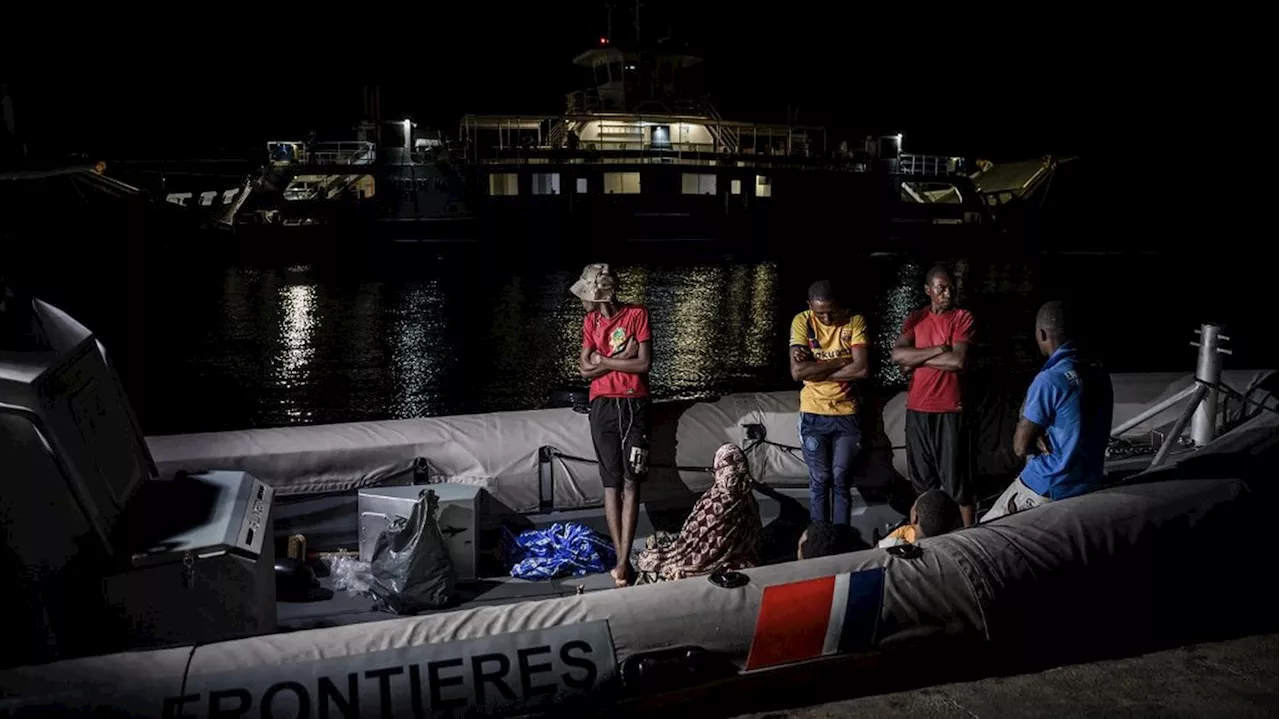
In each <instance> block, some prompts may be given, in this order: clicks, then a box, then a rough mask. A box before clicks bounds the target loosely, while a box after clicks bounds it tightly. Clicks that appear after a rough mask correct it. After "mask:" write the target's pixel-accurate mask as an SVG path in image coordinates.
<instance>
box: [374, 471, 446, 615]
mask: <svg viewBox="0 0 1280 719" xmlns="http://www.w3.org/2000/svg"><path fill="white" fill-rule="evenodd" d="M438 504H439V499H438V498H437V497H436V493H435V492H432V491H431V490H430V489H424V490H422V494H420V495H419V496H418V501H417V502H416V503H415V504H414V505H413V510H412V511H411V512H410V513H409V518H408V519H405V518H404V517H396V518H395V519H394V520H392V521H391V524H390V525H389V526H388V527H387V529H386V531H384V532H382V533H381V534H379V535H378V541H377V542H376V543H375V545H374V548H373V561H372V562H370V566H369V570H370V573H371V574H372V575H373V581H372V582H371V583H370V586H369V590H370V591H371V592H372V593H373V596H374V597H375V598H377V600H378V603H379V604H380V605H381V606H382V608H383V609H385V610H387V611H389V612H394V613H395V614H416V613H418V612H420V611H423V610H426V609H439V608H440V607H443V606H445V605H446V604H448V603H449V600H450V599H451V598H452V596H453V587H454V584H455V583H456V582H457V576H456V575H455V574H454V572H453V562H452V561H451V560H450V559H449V550H448V548H447V547H446V546H445V542H444V535H442V534H441V533H440V527H439V525H437V524H436V506H437V505H438Z"/></svg>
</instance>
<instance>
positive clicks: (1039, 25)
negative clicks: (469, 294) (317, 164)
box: [10, 0, 1275, 159]
mask: <svg viewBox="0 0 1280 719" xmlns="http://www.w3.org/2000/svg"><path fill="white" fill-rule="evenodd" d="M623 4H624V5H625V3H623ZM601 5H602V4H601V3H596V2H580V3H569V4H567V5H560V6H553V5H548V4H536V5H533V6H531V7H530V9H525V10H509V9H502V8H501V6H498V8H497V9H495V6H494V5H492V4H488V3H471V4H468V5H467V6H466V7H463V8H454V9H442V8H441V7H440V6H438V5H434V4H433V5H431V6H430V12H429V13H428V12H426V11H424V12H423V14H422V18H423V19H421V20H415V19H413V17H412V13H409V15H408V16H406V17H405V18H365V19H363V20H360V19H357V18H356V16H354V15H342V14H338V15H330V16H327V17H326V16H324V15H323V14H318V15H316V16H313V17H314V19H312V18H305V19H306V20H307V24H304V25H303V26H301V28H300V29H297V30H295V29H293V26H291V25H290V24H289V22H288V21H286V20H284V19H281V22H280V23H279V24H274V23H263V24H262V26H261V28H260V29H251V28H245V27H240V28H239V29H237V30H236V31H234V32H225V31H218V30H212V29H210V28H204V30H205V31H206V32H205V33H204V34H203V35H201V37H202V38H205V39H197V38H195V37H194V36H193V37H186V36H180V37H178V39H177V40H173V41H167V42H160V41H157V40H156V39H155V37H156V35H154V34H151V35H147V36H142V37H138V38H136V39H135V38H127V37H124V36H123V35H119V34H108V36H107V37H108V38H109V39H108V40H105V41H103V42H101V43H99V44H100V45H101V46H103V47H104V48H105V49H107V50H109V51H110V52H109V55H105V56H100V57H98V58H97V59H96V60H95V59H94V58H90V59H89V61H88V62H80V63H58V64H55V63H40V64H21V63H19V64H15V65H13V66H11V68H10V69H14V68H17V71H16V72H13V73H11V74H12V78H11V84H12V86H13V89H14V94H15V101H16V103H17V117H18V122H19V131H20V132H21V134H22V135H24V137H25V138H26V140H27V142H28V144H29V145H32V146H34V147H38V148H53V147H56V146H68V145H70V146H74V149H79V150H84V151H88V152H90V153H98V154H103V155H106V156H112V155H117V156H125V155H130V154H132V155H135V156H136V155H157V154H159V153H160V150H159V148H160V147H161V146H162V145H163V146H167V147H169V148H173V149H172V150H171V152H170V153H167V154H170V156H174V155H182V154H184V148H185V150H186V152H189V153H195V154H199V153H202V152H206V153H207V152H208V151H209V149H210V148H216V147H226V148H241V147H243V148H255V147H258V146H261V145H262V144H264V143H265V141H266V140H267V139H270V138H275V137H298V136H303V135H305V134H306V132H307V131H308V130H311V129H317V130H322V131H323V130H325V129H326V128H334V130H335V132H334V133H333V134H329V133H322V134H329V136H330V137H333V139H340V138H341V137H343V136H344V135H345V132H346V131H347V128H349V127H350V125H351V124H353V123H354V121H356V120H358V119H359V117H358V116H359V114H360V110H361V99H360V88H361V87H362V85H364V84H365V83H370V82H376V83H379V84H380V85H381V87H382V95H383V116H384V118H390V117H394V116H397V115H402V114H408V115H410V116H412V117H413V118H414V119H416V120H418V121H420V122H425V123H427V124H430V125H434V126H438V127H441V128H442V129H445V130H446V132H453V131H456V128H457V120H458V117H459V116H460V115H461V114H462V113H464V112H486V111H487V112H524V113H529V114H535V113H540V112H546V113H548V114H550V113H554V112H556V111H558V110H559V109H560V108H561V105H562V102H563V100H562V98H563V94H564V93H565V92H566V91H568V90H571V89H576V88H577V87H579V86H580V85H581V84H582V83H580V82H578V81H577V80H576V76H575V71H576V70H577V68H575V67H574V66H573V65H572V64H571V62H570V61H571V59H572V57H573V56H574V55H575V54H576V53H577V52H579V51H581V50H583V49H585V48H587V47H589V46H591V45H592V44H594V41H595V39H596V38H597V37H599V35H601V34H602V32H603V28H604V25H605V23H604V17H605V13H604V11H603V10H602V9H600V7H601ZM694 5H705V6H712V7H715V6H719V7H732V8H734V9H732V10H730V11H727V12H726V11H717V10H714V9H702V10H697V11H691V10H690V9H689V7H690V6H694ZM415 7H416V6H415ZM422 7H424V8H425V7H427V6H422ZM553 7H559V8H560V9H562V10H563V13H562V14H563V16H564V17H555V18H553V17H552V15H551V13H550V12H549V11H550V9H551V8H553ZM761 7H762V8H764V7H780V8H787V7H788V6H786V5H781V6H761ZM819 7H820V6H819ZM744 8H745V9H744ZM1072 10H1073V16H1072V17H1061V18H1055V17H1050V16H1044V15H1037V16H1035V17H1034V18H1030V17H1029V18H1027V20H1028V22H1026V23H1024V24H1023V25H1022V26H1021V27H1013V26H1012V25H1011V24H1010V23H1011V22H1012V21H1011V20H1010V19H1009V18H1008V17H1004V18H1002V19H1001V21H1000V23H995V22H976V21H975V20H974V19H973V18H968V19H967V20H966V21H964V22H959V21H957V22H951V21H950V20H949V19H938V18H932V19H930V20H929V21H928V22H927V23H924V24H921V23H920V22H919V18H918V17H915V16H917V15H924V14H925V13H926V12H927V11H926V10H925V8H923V7H919V8H917V7H914V6H906V5H901V4H894V5H887V6H885V7H884V8H883V12H879V13H878V12H877V11H875V10H874V9H873V8H871V7H870V6H863V5H860V6H858V7H856V8H854V9H851V10H849V11H845V12H843V13H835V14H833V12H832V11H830V10H822V11H817V10H814V9H812V6H797V9H796V11H795V12H794V13H792V12H790V11H788V10H777V9H775V10H771V11H770V13H771V14H770V13H765V12H764V11H763V10H760V11H755V10H751V9H749V8H747V6H740V5H732V6H725V5H723V4H720V3H714V4H713V3H697V4H695V3H676V2H671V1H668V0H650V1H649V2H648V3H647V6H646V8H645V11H644V15H643V16H642V23H643V25H642V27H643V29H644V32H645V34H646V35H648V36H650V37H652V36H653V35H654V34H658V33H661V32H662V31H666V30H670V31H673V32H674V34H675V35H676V37H678V38H683V39H686V40H688V41H690V42H692V43H693V44H694V46H695V47H697V48H699V49H701V50H702V53H701V54H703V55H704V57H707V58H708V61H709V69H710V74H711V76H712V78H713V81H712V90H713V93H714V96H715V97H716V99H717V104H718V105H719V107H720V109H721V112H722V114H724V115H726V116H729V117H735V118H743V119H759V120H777V121H781V120H783V119H784V117H785V113H786V109H787V107H788V106H789V105H791V106H797V107H799V108H800V117H799V119H800V121H801V122H803V123H805V124H825V125H826V126H827V127H828V128H829V129H830V130H832V131H833V133H837V132H838V133H839V134H842V135H844V134H847V135H849V136H860V135H863V134H870V133H871V132H894V131H902V132H904V133H906V135H907V143H906V146H907V149H908V150H909V151H911V150H914V151H921V152H948V153H955V154H971V155H973V154H980V155H986V156H991V157H994V158H996V159H1000V158H1001V157H1013V156H1018V157H1023V156H1033V155H1039V154H1043V153H1046V152H1052V153H1055V154H1085V155H1099V154H1106V155H1112V154H1113V153H1129V154H1139V155H1143V154H1145V155H1154V154H1157V153H1158V152H1159V151H1160V150H1161V148H1163V147H1164V146H1165V145H1166V144H1167V143H1169V142H1173V141H1180V142H1183V143H1184V144H1189V141H1190V142H1195V141H1196V140H1195V139H1194V138H1196V137H1200V138H1204V139H1208V136H1210V135H1212V134H1213V133H1214V132H1215V131H1221V130H1226V129H1227V128H1230V130H1229V131H1230V132H1231V133H1232V135H1233V137H1238V136H1239V135H1240V133H1241V132H1242V131H1247V130H1248V129H1249V128H1250V127H1252V124H1257V125H1261V124H1262V123H1261V121H1260V120H1265V121H1266V123H1267V124H1268V128H1267V133H1268V136H1269V133H1270V122H1271V118H1272V117H1274V112H1275V110H1274V108H1275V103H1274V101H1273V100H1272V99H1271V96H1270V94H1269V92H1270V91H1269V90H1265V91H1261V95H1260V96H1257V97H1254V96H1253V95H1251V94H1250V93H1241V92H1239V91H1237V90H1235V89H1234V88H1236V87H1238V85H1237V84H1235V83H1234V82H1228V81H1227V80H1228V79H1229V78H1231V77H1235V76H1237V75H1239V74H1240V73H1241V72H1243V69H1244V68H1250V67H1261V65H1259V64H1258V63H1262V62H1263V60H1264V58H1261V57H1260V55H1261V54H1262V52H1261V48H1262V47H1266V48H1272V47H1274V45H1273V44H1264V45H1261V46H1256V47H1255V46H1252V45H1251V44H1250V43H1249V42H1247V41H1246V40H1244V39H1243V36H1242V35H1240V34H1239V33H1240V32H1242V31H1244V30H1247V28H1241V27H1227V26H1226V25H1230V23H1227V19H1226V18H1223V19H1222V20H1215V19H1212V18H1210V19H1205V18H1190V17H1188V18H1170V17H1165V18H1163V19H1159V20H1158V22H1156V21H1153V20H1151V19H1150V18H1146V19H1141V20H1139V19H1137V18H1134V19H1127V18H1122V17H1117V16H1114V15H1108V16H1098V15H1096V14H1095V15H1089V14H1087V13H1085V12H1083V11H1081V10H1079V9H1078V7H1077V6H1072ZM1037 12H1042V11H1041V10H1037ZM384 14H385V13H384ZM328 18H333V20H332V21H329V20H328ZM1017 19H1018V18H1014V20H1017ZM1032 19H1034V22H1031V20H1032ZM626 20H627V13H626V12H625V11H616V12H615V19H614V28H615V35H620V34H621V30H622V27H623V26H624V25H625V23H626ZM315 22H330V24H328V25H326V26H323V27H322V29H315V28H316V27H321V26H314V25H311V26H310V27H308V25H310V24H311V23H315ZM360 22H365V23H368V25H369V27H370V29H369V31H368V32H367V33H366V32H364V31H360V30H359V29H358V23H360ZM1215 23H1218V24H1224V27H1223V28H1222V29H1221V31H1219V30H1216V29H1214V25H1215ZM273 25H274V26H275V27H278V28H280V29H279V31H278V36H276V35H273V33H274V32H276V31H274V30H272V26H273ZM1237 25H1238V23H1237ZM1268 28H1269V26H1268ZM1229 30H1230V31H1231V32H1234V33H1236V35H1235V37H1236V38H1237V39H1239V40H1240V41H1239V42H1227V41H1226V39H1224V38H1228V37H1229V36H1228V34H1226V33H1227V32H1228V31H1229ZM1268 32H1269V30H1268ZM1270 42H1271V41H1268V43H1270ZM1251 47H1254V49H1253V50H1250V48H1251ZM1251 52H1252V53H1254V54H1257V55H1259V57H1258V58H1257V60H1256V62H1255V59H1254V58H1252V57H1248V56H1247V55H1249V54H1250V53H1251ZM1269 53H1270V51H1269V50H1268V53H1267V54H1268V57H1267V58H1265V66H1266V67H1271V66H1272V65H1271V64H1270V63H1271V60H1270V54H1269ZM108 59H109V61H107V60H108ZM33 67H38V68H40V69H39V70H36V71H33V70H32V68H33ZM1259 116H1260V117H1259ZM846 128H847V130H846ZM335 135H336V137H335ZM1268 142H1269V140H1268ZM1209 144H1212V141H1210V143H1209Z"/></svg>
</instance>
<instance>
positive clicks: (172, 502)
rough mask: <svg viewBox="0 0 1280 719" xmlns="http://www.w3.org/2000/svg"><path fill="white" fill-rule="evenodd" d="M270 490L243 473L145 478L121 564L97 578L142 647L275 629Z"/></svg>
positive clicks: (133, 508) (208, 473)
mask: <svg viewBox="0 0 1280 719" xmlns="http://www.w3.org/2000/svg"><path fill="white" fill-rule="evenodd" d="M271 500H272V491H271V488H270V487H268V486H267V485H265V484H263V483H262V482H261V481H259V480H257V479H255V478H254V477H252V476H251V475H249V474H246V473H244V472H202V473H199V474H193V475H189V476H185V477H178V478H175V479H173V480H171V481H156V480H153V481H152V482H148V483H144V485H143V486H142V487H141V488H140V489H139V492H138V495H136V496H135V498H134V501H135V503H138V504H139V505H142V506H134V507H130V509H131V510H132V511H133V512H135V514H134V515H133V517H132V519H131V521H132V522H134V523H136V524H138V525H141V526H138V527H136V528H135V529H134V531H132V532H130V533H129V534H130V536H131V538H132V539H133V540H134V543H135V544H136V546H135V547H134V548H133V554H132V557H131V559H130V562H129V564H130V567H129V569H127V570H126V571H124V572H122V573H119V574H115V575H113V576H108V577H105V578H104V579H103V589H104V594H105V595H106V598H107V601H108V603H109V605H110V606H111V607H112V608H113V609H114V611H115V613H116V616H118V617H120V618H121V619H124V620H125V622H126V623H127V624H128V625H129V628H130V631H131V633H132V634H133V635H134V641H135V642H137V643H139V644H141V645H157V644H159V645H164V644H191V643H203V642H216V641H223V640H227V639H234V638H237V637H243V636H250V635H255V634H264V633H269V632H274V631H275V630H276V583H275V543H274V540H273V538H272V531H271Z"/></svg>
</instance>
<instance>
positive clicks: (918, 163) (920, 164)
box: [898, 152, 963, 175]
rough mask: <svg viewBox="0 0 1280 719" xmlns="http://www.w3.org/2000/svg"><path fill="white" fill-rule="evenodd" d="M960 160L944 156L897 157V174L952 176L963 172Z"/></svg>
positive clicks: (907, 155)
mask: <svg viewBox="0 0 1280 719" xmlns="http://www.w3.org/2000/svg"><path fill="white" fill-rule="evenodd" d="M961 163H962V160H961V158H958V157H947V156H945V155H913V154H910V153H906V152H904V153H902V154H901V155H898V172H900V173H902V174H904V175H954V174H957V173H959V172H962V171H963V168H962V167H961Z"/></svg>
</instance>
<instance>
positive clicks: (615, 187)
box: [604, 172, 640, 195]
mask: <svg viewBox="0 0 1280 719" xmlns="http://www.w3.org/2000/svg"><path fill="white" fill-rule="evenodd" d="M604 191H605V194H608V195H638V194H640V173H638V172H606V173H604Z"/></svg>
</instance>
